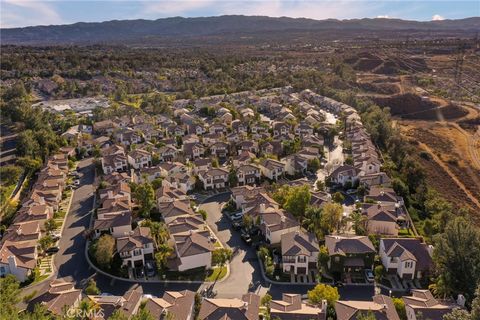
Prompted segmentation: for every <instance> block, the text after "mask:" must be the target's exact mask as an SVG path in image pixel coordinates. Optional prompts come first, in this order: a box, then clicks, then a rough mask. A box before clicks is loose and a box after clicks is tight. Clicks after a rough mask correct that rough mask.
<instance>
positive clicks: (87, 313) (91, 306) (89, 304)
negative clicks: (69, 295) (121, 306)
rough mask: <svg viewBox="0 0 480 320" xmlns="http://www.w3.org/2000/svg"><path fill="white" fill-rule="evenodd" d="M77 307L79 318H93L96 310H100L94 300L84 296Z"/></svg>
mask: <svg viewBox="0 0 480 320" xmlns="http://www.w3.org/2000/svg"><path fill="white" fill-rule="evenodd" d="M78 309H79V310H81V312H80V313H79V314H81V315H82V316H81V319H88V320H90V319H95V313H96V311H98V310H100V306H99V305H97V304H96V303H95V302H93V301H92V300H90V299H88V298H85V299H83V300H82V301H80V304H79V305H78Z"/></svg>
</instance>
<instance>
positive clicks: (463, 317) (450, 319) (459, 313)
mask: <svg viewBox="0 0 480 320" xmlns="http://www.w3.org/2000/svg"><path fill="white" fill-rule="evenodd" d="M442 319H443V320H476V319H474V318H472V316H471V315H470V314H469V313H468V311H467V310H463V309H460V308H455V309H453V310H452V312H450V313H447V314H446V315H444V316H443V318H442Z"/></svg>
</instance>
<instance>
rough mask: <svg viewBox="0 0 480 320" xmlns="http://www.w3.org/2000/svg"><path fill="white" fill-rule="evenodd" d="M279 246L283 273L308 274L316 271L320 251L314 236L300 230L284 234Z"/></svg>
mask: <svg viewBox="0 0 480 320" xmlns="http://www.w3.org/2000/svg"><path fill="white" fill-rule="evenodd" d="M280 246H281V252H282V269H283V272H285V273H293V274H309V272H310V271H312V270H316V269H317V263H318V253H319V251H320V249H319V246H318V240H317V237H316V236H315V235H314V234H312V233H306V232H303V231H301V230H300V231H294V232H289V233H284V234H282V235H281V240H280Z"/></svg>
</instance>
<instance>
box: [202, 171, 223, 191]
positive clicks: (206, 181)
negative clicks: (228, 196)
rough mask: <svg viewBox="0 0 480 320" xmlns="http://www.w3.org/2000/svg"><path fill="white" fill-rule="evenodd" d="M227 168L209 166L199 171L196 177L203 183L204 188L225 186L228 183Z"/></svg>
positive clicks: (210, 188)
mask: <svg viewBox="0 0 480 320" xmlns="http://www.w3.org/2000/svg"><path fill="white" fill-rule="evenodd" d="M228 174H229V172H228V170H226V169H223V168H211V169H208V170H207V171H203V172H200V173H199V175H198V178H199V179H200V181H201V182H202V183H203V188H204V189H205V190H212V189H220V188H225V186H226V185H227V184H228Z"/></svg>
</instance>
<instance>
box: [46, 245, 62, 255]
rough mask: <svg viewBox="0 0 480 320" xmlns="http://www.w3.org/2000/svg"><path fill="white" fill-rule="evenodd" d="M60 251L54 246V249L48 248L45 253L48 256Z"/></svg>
mask: <svg viewBox="0 0 480 320" xmlns="http://www.w3.org/2000/svg"><path fill="white" fill-rule="evenodd" d="M59 250H60V248H59V247H57V246H55V247H50V248H48V249H47V250H45V253H46V254H48V255H50V254H54V253H57V252H58V251H59Z"/></svg>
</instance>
